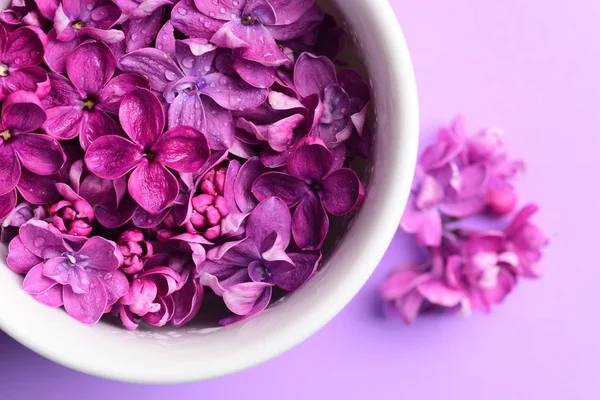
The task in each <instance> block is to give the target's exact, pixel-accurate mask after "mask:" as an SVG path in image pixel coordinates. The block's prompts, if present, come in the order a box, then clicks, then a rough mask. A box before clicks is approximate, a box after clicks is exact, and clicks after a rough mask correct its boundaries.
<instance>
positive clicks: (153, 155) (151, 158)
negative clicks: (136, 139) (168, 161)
mask: <svg viewBox="0 0 600 400" xmlns="http://www.w3.org/2000/svg"><path fill="white" fill-rule="evenodd" d="M144 157H146V158H147V159H148V161H154V159H155V158H156V153H155V152H154V151H152V150H149V149H148V150H146V151H145V152H144Z"/></svg>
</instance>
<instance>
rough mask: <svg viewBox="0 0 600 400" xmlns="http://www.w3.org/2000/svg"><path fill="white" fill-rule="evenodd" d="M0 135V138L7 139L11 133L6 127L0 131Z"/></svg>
mask: <svg viewBox="0 0 600 400" xmlns="http://www.w3.org/2000/svg"><path fill="white" fill-rule="evenodd" d="M0 136H1V137H2V139H3V140H4V141H7V140H8V139H10V138H11V136H12V135H11V134H10V131H9V130H8V129H6V130H4V131H2V132H0Z"/></svg>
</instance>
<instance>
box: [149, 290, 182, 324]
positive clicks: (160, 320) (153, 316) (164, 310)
mask: <svg viewBox="0 0 600 400" xmlns="http://www.w3.org/2000/svg"><path fill="white" fill-rule="evenodd" d="M156 303H157V304H159V306H160V308H159V310H158V311H156V312H150V313H148V314H146V315H144V320H145V321H146V322H147V323H149V324H150V325H153V326H158V327H161V326H165V325H166V324H167V323H168V322H169V321H170V320H171V317H172V315H173V311H174V309H175V302H174V301H173V298H172V297H171V296H168V297H160V296H159V297H157V299H156Z"/></svg>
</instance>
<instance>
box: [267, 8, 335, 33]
mask: <svg viewBox="0 0 600 400" xmlns="http://www.w3.org/2000/svg"><path fill="white" fill-rule="evenodd" d="M323 17H324V15H323V11H322V10H321V7H319V6H318V5H317V4H314V5H313V6H312V7H311V8H310V9H309V10H308V11H307V12H306V13H305V14H304V15H303V16H302V17H300V18H299V19H297V20H296V21H295V22H292V23H291V24H284V25H271V26H269V27H268V29H269V32H270V33H271V35H273V38H275V40H291V39H296V38H299V37H301V36H303V35H306V34H307V33H310V32H311V31H313V30H314V29H315V28H316V27H318V26H319V25H320V24H321V23H322V22H323ZM278 19H279V18H278Z"/></svg>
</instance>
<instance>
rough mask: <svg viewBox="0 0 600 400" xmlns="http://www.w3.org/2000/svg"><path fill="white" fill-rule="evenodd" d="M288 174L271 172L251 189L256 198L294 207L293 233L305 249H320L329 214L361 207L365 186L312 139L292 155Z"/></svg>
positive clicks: (299, 244) (327, 228) (298, 243)
mask: <svg viewBox="0 0 600 400" xmlns="http://www.w3.org/2000/svg"><path fill="white" fill-rule="evenodd" d="M287 169H288V173H287V174H286V173H283V172H268V173H266V174H264V175H262V176H260V177H259V178H258V179H257V180H256V181H255V182H254V185H253V186H252V193H253V194H254V195H255V196H256V198H257V199H258V200H259V201H260V200H264V199H266V198H268V197H270V196H277V197H279V198H280V199H282V200H283V201H284V202H285V203H286V204H287V205H288V207H295V206H296V209H295V210H294V216H293V222H292V232H293V235H294V240H295V242H296V244H297V245H298V246H299V247H300V248H301V249H303V250H317V249H320V248H321V246H322V245H323V241H324V240H325V236H326V235H327V231H328V230H329V217H328V216H327V213H329V214H332V215H335V216H342V215H345V214H348V213H349V212H351V211H352V210H354V209H355V208H356V207H358V206H359V205H360V204H361V202H362V200H363V198H364V187H363V185H362V183H361V181H360V179H359V178H358V176H357V175H356V173H355V172H354V171H353V170H351V169H349V168H335V167H334V159H333V156H332V154H331V152H330V151H329V150H328V149H327V147H326V146H325V144H324V143H323V142H322V141H321V140H320V139H318V138H311V139H310V140H307V141H306V142H305V143H304V144H303V145H302V146H300V147H299V148H298V149H297V150H296V151H295V153H294V154H293V155H292V157H291V159H290V161H289V162H288V165H287Z"/></svg>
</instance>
